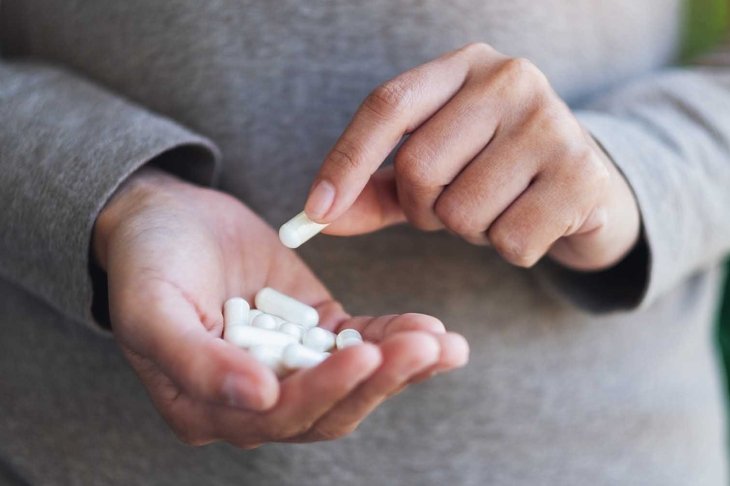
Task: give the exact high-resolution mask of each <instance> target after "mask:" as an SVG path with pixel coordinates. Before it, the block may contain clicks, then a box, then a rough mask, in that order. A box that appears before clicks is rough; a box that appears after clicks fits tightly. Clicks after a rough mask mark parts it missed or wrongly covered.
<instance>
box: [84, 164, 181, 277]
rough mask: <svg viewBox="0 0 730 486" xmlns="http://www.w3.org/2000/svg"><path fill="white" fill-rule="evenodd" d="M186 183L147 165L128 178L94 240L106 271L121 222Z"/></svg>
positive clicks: (101, 219)
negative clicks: (166, 189) (174, 186)
mask: <svg viewBox="0 0 730 486" xmlns="http://www.w3.org/2000/svg"><path fill="white" fill-rule="evenodd" d="M180 183H182V182H181V181H179V180H178V179H177V178H175V177H174V176H172V175H170V174H168V173H166V172H164V171H162V170H160V169H157V168H154V167H150V166H145V167H142V168H141V169H139V170H138V171H136V172H135V173H133V174H132V175H131V176H130V177H129V178H127V179H126V180H125V181H124V182H123V183H122V184H121V185H120V186H119V187H118V188H117V190H116V191H115V192H114V194H113V195H112V196H111V197H110V198H109V200H108V201H107V202H106V204H105V205H104V207H103V208H102V210H101V212H100V213H99V215H98V216H97V218H96V222H95V223H94V229H93V231H92V237H91V254H92V257H93V258H94V262H95V263H96V264H97V265H99V267H101V268H102V269H103V270H106V267H107V248H108V244H109V241H110V239H111V237H112V235H113V234H114V231H116V230H117V229H118V228H119V227H120V225H121V223H122V222H123V221H125V220H126V219H127V218H129V216H130V215H132V214H134V213H135V212H136V211H138V210H139V209H140V208H142V207H145V206H147V205H148V204H150V200H151V199H152V198H153V197H159V196H160V195H161V194H162V193H163V192H164V191H162V189H163V188H164V187H166V186H169V185H170V184H180Z"/></svg>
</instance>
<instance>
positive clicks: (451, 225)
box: [434, 192, 479, 235]
mask: <svg viewBox="0 0 730 486" xmlns="http://www.w3.org/2000/svg"><path fill="white" fill-rule="evenodd" d="M434 211H435V213H436V216H437V217H438V218H439V219H440V220H441V222H442V223H443V224H444V226H446V228H448V229H449V230H451V231H452V232H454V233H456V234H457V235H470V234H474V233H478V232H479V229H478V228H476V227H475V224H474V222H473V221H472V219H471V218H470V217H469V215H468V214H467V213H468V212H467V211H464V208H463V204H462V203H461V201H460V199H459V198H457V197H455V196H454V195H453V194H451V193H448V192H447V193H445V194H443V195H442V196H441V197H440V198H439V199H438V201H437V202H436V207H435V208H434Z"/></svg>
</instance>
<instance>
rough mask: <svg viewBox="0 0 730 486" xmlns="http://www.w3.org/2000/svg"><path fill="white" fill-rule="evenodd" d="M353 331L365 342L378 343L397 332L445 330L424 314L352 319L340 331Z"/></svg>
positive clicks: (435, 320)
mask: <svg viewBox="0 0 730 486" xmlns="http://www.w3.org/2000/svg"><path fill="white" fill-rule="evenodd" d="M348 328H349V329H355V330H357V331H359V332H360V334H362V337H363V339H365V340H366V341H370V342H374V343H378V342H380V341H382V340H383V339H385V338H386V337H387V336H390V335H392V334H395V333H399V332H406V331H423V332H428V333H431V334H444V333H445V332H446V329H445V327H444V325H443V323H442V322H441V321H439V320H438V319H436V318H435V317H433V316H429V315H426V314H416V313H408V314H392V315H385V316H379V317H364V316H363V317H354V318H352V319H348V320H347V321H344V322H343V323H342V324H341V326H340V328H339V330H341V329H348Z"/></svg>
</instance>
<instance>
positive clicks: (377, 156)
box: [304, 47, 470, 223]
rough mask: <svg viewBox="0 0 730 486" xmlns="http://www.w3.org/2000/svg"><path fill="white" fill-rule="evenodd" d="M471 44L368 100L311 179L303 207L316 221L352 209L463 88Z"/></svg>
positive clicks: (383, 87) (389, 84)
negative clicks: (398, 150) (380, 171)
mask: <svg viewBox="0 0 730 486" xmlns="http://www.w3.org/2000/svg"><path fill="white" fill-rule="evenodd" d="M468 49H469V47H467V48H464V49H460V50H458V51H454V52H450V53H448V54H446V55H444V56H442V57H440V58H438V59H436V60H434V61H431V62H428V63H426V64H423V65H421V66H418V67H416V68H414V69H411V70H410V71H406V72H405V73H403V74H401V75H399V76H397V77H396V78H394V79H392V80H390V81H387V82H386V83H384V84H382V85H381V86H379V87H378V88H376V89H375V90H374V91H373V92H372V93H371V94H370V95H369V96H368V97H367V98H366V99H365V101H364V102H363V103H362V105H360V107H359V108H358V110H357V112H356V113H355V115H354V117H353V118H352V120H351V121H350V123H349V125H348V126H347V128H346V129H345V131H344V132H343V133H342V135H341V136H340V138H339V139H338V140H337V142H336V143H335V145H334V147H332V150H331V151H330V152H329V154H328V155H327V157H326V158H325V160H324V163H323V164H322V166H321V167H320V170H319V173H318V174H317V177H316V179H315V182H314V183H313V184H312V189H311V190H310V193H309V197H308V198H307V202H306V204H305V207H304V211H305V212H306V213H307V216H308V217H309V218H310V219H311V220H313V221H316V222H318V223H330V222H332V221H334V220H335V219H337V217H338V216H340V215H342V214H343V213H344V212H345V211H346V210H347V209H349V208H350V206H352V204H353V203H354V202H355V200H356V199H357V197H358V195H359V194H360V193H361V192H362V190H363V188H364V187H365V184H366V183H367V182H368V180H369V179H370V176H371V175H372V174H373V173H374V172H375V171H376V170H377V168H378V167H379V166H380V165H381V164H382V163H383V161H384V160H385V158H386V157H387V156H388V154H390V152H391V151H392V150H393V149H394V148H395V146H396V145H397V144H398V142H399V141H400V140H401V138H403V136H404V135H406V134H408V133H410V132H412V131H414V130H415V129H416V128H417V127H418V126H419V125H421V124H422V123H423V122H424V121H426V120H427V119H428V118H430V117H431V115H433V114H434V113H435V112H436V111H438V109H439V108H440V107H441V106H443V105H444V104H445V103H446V102H447V101H448V100H449V99H451V98H452V97H453V96H454V95H455V94H456V92H457V91H459V89H460V88H461V86H462V85H463V84H464V82H465V80H466V78H467V75H468V73H469V66H470V63H469V56H467V55H465V54H466V53H467V52H468V51H467V50H468Z"/></svg>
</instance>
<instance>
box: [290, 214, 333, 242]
mask: <svg viewBox="0 0 730 486" xmlns="http://www.w3.org/2000/svg"><path fill="white" fill-rule="evenodd" d="M327 226H328V225H326V224H321V223H315V222H314V221H312V220H311V219H309V218H308V217H307V215H306V214H304V211H302V212H301V213H299V214H297V215H296V216H294V217H293V218H292V219H290V220H289V221H287V222H286V223H284V224H283V225H281V228H279V239H280V240H281V242H282V243H283V244H284V246H286V247H289V248H298V247H299V246H300V245H302V244H303V243H304V242H306V241H307V240H309V239H310V238H312V237H314V236H315V235H316V234H317V233H319V232H320V231H322V230H323V229H325V228H326V227H327Z"/></svg>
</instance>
